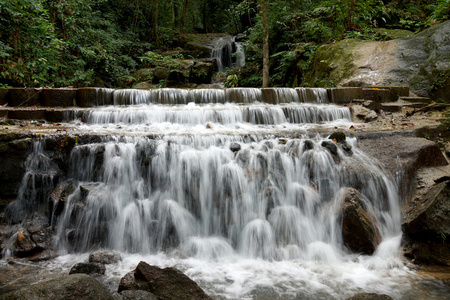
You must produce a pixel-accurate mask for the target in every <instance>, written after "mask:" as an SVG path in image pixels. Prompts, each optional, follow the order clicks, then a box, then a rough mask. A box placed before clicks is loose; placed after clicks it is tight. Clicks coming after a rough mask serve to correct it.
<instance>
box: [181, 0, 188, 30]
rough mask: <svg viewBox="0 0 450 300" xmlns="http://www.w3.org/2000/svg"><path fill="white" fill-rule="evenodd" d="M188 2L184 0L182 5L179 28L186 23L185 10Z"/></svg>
mask: <svg viewBox="0 0 450 300" xmlns="http://www.w3.org/2000/svg"><path fill="white" fill-rule="evenodd" d="M187 5H188V0H184V4H183V18H182V19H181V26H182V27H183V26H184V24H185V22H186V10H187Z"/></svg>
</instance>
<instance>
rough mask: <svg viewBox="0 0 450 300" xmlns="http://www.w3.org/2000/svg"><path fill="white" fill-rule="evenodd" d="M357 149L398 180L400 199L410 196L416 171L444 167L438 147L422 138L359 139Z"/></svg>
mask: <svg viewBox="0 0 450 300" xmlns="http://www.w3.org/2000/svg"><path fill="white" fill-rule="evenodd" d="M358 145H359V148H360V149H361V150H362V151H364V152H365V153H367V154H369V155H371V156H373V157H374V158H376V159H378V160H379V161H380V162H381V164H382V165H383V166H384V168H385V169H386V170H387V171H388V172H390V173H391V174H392V175H393V176H395V177H397V178H399V182H398V186H399V192H400V197H401V199H406V198H407V197H406V196H407V194H408V193H409V192H411V188H412V184H411V183H412V182H413V179H414V175H415V173H416V171H417V170H418V169H419V168H424V167H435V166H445V165H447V164H448V163H447V160H446V159H445V157H444V156H443V155H442V152H441V150H440V149H439V147H438V146H437V145H436V144H435V143H434V142H432V141H429V140H427V139H424V138H417V137H408V136H401V135H393V136H387V137H380V138H374V137H373V136H371V138H370V139H366V138H364V136H361V139H360V140H359V142H358Z"/></svg>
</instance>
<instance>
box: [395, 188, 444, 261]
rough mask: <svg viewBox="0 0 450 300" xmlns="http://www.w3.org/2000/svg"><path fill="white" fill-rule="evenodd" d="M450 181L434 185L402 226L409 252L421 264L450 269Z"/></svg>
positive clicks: (406, 211) (408, 211) (407, 212)
mask: <svg viewBox="0 0 450 300" xmlns="http://www.w3.org/2000/svg"><path fill="white" fill-rule="evenodd" d="M449 199H450V180H447V181H444V182H441V183H438V184H436V185H435V186H433V187H432V188H431V189H430V190H429V191H428V192H427V193H426V194H425V195H424V196H423V197H421V198H420V199H418V200H419V201H417V202H415V203H413V205H410V206H409V207H407V208H406V209H405V217H404V220H403V224H402V230H403V233H404V238H405V240H406V241H407V243H408V244H409V248H410V249H409V250H408V252H407V253H406V255H407V256H409V257H410V258H413V259H415V260H416V261H417V262H420V263H426V264H442V265H446V266H450V248H449V247H448V244H447V243H449V241H448V240H447V237H450V202H449Z"/></svg>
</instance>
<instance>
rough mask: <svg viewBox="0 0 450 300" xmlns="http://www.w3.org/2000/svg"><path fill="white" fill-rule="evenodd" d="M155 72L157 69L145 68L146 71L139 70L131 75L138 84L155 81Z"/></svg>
mask: <svg viewBox="0 0 450 300" xmlns="http://www.w3.org/2000/svg"><path fill="white" fill-rule="evenodd" d="M164 69H165V68H164ZM154 72H155V69H150V68H144V69H139V70H137V71H136V72H134V73H132V74H130V76H131V77H133V78H134V79H136V81H137V82H140V81H150V82H151V81H152V80H153V77H154V76H155V74H154Z"/></svg>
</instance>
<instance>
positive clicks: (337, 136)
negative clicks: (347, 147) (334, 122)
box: [328, 131, 347, 143]
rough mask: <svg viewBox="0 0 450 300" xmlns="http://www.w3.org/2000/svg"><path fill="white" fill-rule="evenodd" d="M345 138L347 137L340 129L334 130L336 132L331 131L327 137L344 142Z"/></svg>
mask: <svg viewBox="0 0 450 300" xmlns="http://www.w3.org/2000/svg"><path fill="white" fill-rule="evenodd" d="M346 138H347V137H346V135H345V133H343V132H342V131H336V132H333V133H332V134H331V135H330V136H329V137H328V139H329V140H336V142H338V143H342V142H345V139H346Z"/></svg>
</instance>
